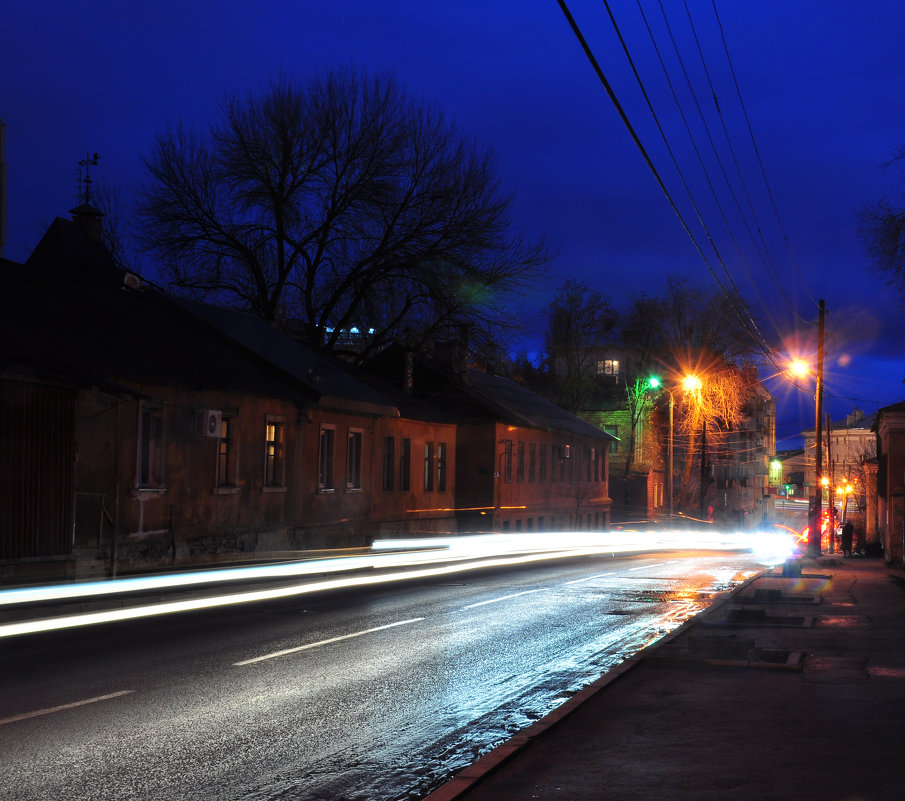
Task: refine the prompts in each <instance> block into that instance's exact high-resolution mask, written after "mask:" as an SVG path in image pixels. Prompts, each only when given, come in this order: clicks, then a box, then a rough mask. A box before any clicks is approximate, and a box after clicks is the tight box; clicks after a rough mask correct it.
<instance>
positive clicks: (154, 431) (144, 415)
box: [138, 406, 163, 489]
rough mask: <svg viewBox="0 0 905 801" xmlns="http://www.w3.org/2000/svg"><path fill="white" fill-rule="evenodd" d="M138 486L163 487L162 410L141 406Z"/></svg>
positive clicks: (157, 407)
mask: <svg viewBox="0 0 905 801" xmlns="http://www.w3.org/2000/svg"><path fill="white" fill-rule="evenodd" d="M138 486H139V487H142V488H146V489H159V488H162V487H163V409H161V408H160V407H159V406H156V407H155V406H142V407H141V411H140V413H139V419H138Z"/></svg>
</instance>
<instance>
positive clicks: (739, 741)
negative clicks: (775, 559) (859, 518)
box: [425, 556, 905, 801]
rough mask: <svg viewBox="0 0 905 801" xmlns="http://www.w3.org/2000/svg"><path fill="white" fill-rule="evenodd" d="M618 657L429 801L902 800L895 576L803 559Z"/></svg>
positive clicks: (899, 583) (904, 748)
mask: <svg viewBox="0 0 905 801" xmlns="http://www.w3.org/2000/svg"><path fill="white" fill-rule="evenodd" d="M792 564H793V565H800V567H801V571H802V574H801V576H800V577H797V576H789V577H785V576H783V572H782V569H779V568H778V569H776V570H773V571H769V572H767V573H764V574H762V575H760V576H759V577H757V578H755V579H754V580H752V581H750V582H748V583H747V584H745V585H743V586H742V587H740V588H739V589H738V590H737V591H736V592H735V593H733V594H732V595H731V596H729V597H728V598H726V599H724V600H722V601H720V602H718V603H717V604H716V605H715V606H713V607H712V608H711V609H709V610H708V611H707V612H705V613H704V614H702V615H700V616H698V617H697V618H695V619H694V620H692V621H690V622H689V623H688V624H686V625H685V626H684V627H682V628H681V629H679V630H678V631H677V632H675V633H673V635H671V636H670V637H668V638H666V639H664V640H662V641H661V642H660V643H658V644H657V645H656V646H654V647H653V648H651V649H648V650H647V651H645V652H643V653H642V654H640V655H638V656H636V657H634V658H632V659H631V660H628V661H627V662H625V663H624V664H623V665H621V666H620V667H619V668H617V669H616V670H615V671H613V672H611V673H608V674H607V675H606V676H604V677H602V678H601V679H600V680H598V681H597V682H596V683H595V684H594V685H592V686H590V687H588V688H586V689H585V690H584V691H582V692H581V693H579V694H578V695H577V696H575V697H574V698H572V699H571V700H570V701H569V702H567V703H566V704H565V705H564V706H562V707H560V708H559V709H558V710H556V711H555V712H554V713H552V714H551V715H549V716H548V717H546V718H544V719H543V720H541V721H539V722H538V723H536V724H535V725H533V726H531V727H530V728H528V729H526V730H525V731H524V732H522V733H521V734H519V735H517V736H516V737H514V738H512V739H511V740H510V741H508V742H507V743H504V744H503V745H502V746H500V747H499V748H497V749H496V750H494V751H493V752H491V753H490V754H488V755H486V756H485V757H484V758H482V759H481V760H479V761H478V762H477V763H475V764H474V765H473V766H471V767H470V768H468V769H466V770H465V771H463V772H462V773H461V774H459V775H458V776H456V777H454V778H453V779H452V780H451V781H449V782H448V783H447V784H445V785H443V786H442V787H440V788H439V789H437V790H436V791H435V792H433V793H432V794H431V795H429V796H427V799H426V800H425V801H452V800H453V799H460V800H461V801H528V799H570V801H583V800H584V799H594V801H600V800H601V799H618V801H636V800H637V801H651V799H665V800H668V801H684V800H685V799H688V801H692V800H693V801H706V800H708V799H731V801H755V800H756V801H812V800H813V801H855V799H857V801H881V799H890V800H892V799H896V800H898V799H901V798H903V797H905V572H902V571H900V570H892V569H889V568H887V567H886V565H885V564H883V562H881V561H880V560H874V559H863V558H852V559H843V558H841V557H835V558H834V557H832V556H826V557H824V558H821V559H819V560H814V559H803V560H801V561H800V562H797V563H792Z"/></svg>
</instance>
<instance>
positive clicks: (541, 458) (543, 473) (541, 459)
mask: <svg viewBox="0 0 905 801" xmlns="http://www.w3.org/2000/svg"><path fill="white" fill-rule="evenodd" d="M537 480H538V481H540V482H544V481H546V480H547V443H545V442H542V443H541V446H540V453H539V454H538V457H537ZM538 525H540V524H538Z"/></svg>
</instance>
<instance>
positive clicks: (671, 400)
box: [647, 375, 703, 520]
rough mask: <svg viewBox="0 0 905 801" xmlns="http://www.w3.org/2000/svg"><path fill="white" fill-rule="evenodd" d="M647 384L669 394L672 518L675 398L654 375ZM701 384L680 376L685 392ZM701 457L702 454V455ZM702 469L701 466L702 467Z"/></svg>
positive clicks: (668, 457) (693, 389)
mask: <svg viewBox="0 0 905 801" xmlns="http://www.w3.org/2000/svg"><path fill="white" fill-rule="evenodd" d="M647 385H648V386H649V387H650V388H651V389H660V390H663V392H665V393H666V394H667V395H669V441H668V442H667V448H666V450H667V454H668V456H667V459H668V462H669V473H668V475H667V492H668V493H669V519H670V520H672V517H673V480H674V479H673V460H674V445H673V440H674V439H675V437H674V432H675V426H674V418H675V411H674V410H675V406H676V400H675V397H674V396H673V394H672V390H671V389H670V388H669V387H665V386H663V384H662V382H661V381H660V379H659V378H657V377H656V376H651V377H650V378H648V379H647ZM702 386H703V382H702V381H701V379H700V378H698V376H696V375H686V376H684V377H683V378H682V389H684V390H685V391H686V392H697V391H698V390H700V389H701V387H702ZM702 458H703V456H702ZM702 469H703V468H702Z"/></svg>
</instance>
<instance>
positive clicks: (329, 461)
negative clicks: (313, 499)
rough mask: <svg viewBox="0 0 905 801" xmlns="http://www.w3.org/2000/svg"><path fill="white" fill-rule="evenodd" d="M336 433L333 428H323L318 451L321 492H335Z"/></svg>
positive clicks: (318, 473)
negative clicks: (334, 456) (334, 458)
mask: <svg viewBox="0 0 905 801" xmlns="http://www.w3.org/2000/svg"><path fill="white" fill-rule="evenodd" d="M335 438H336V431H335V430H334V428H333V427H332V426H321V435H320V448H319V451H318V467H317V483H318V489H319V490H320V491H321V492H333V490H334V489H335V487H334V485H333V448H334V444H335Z"/></svg>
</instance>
